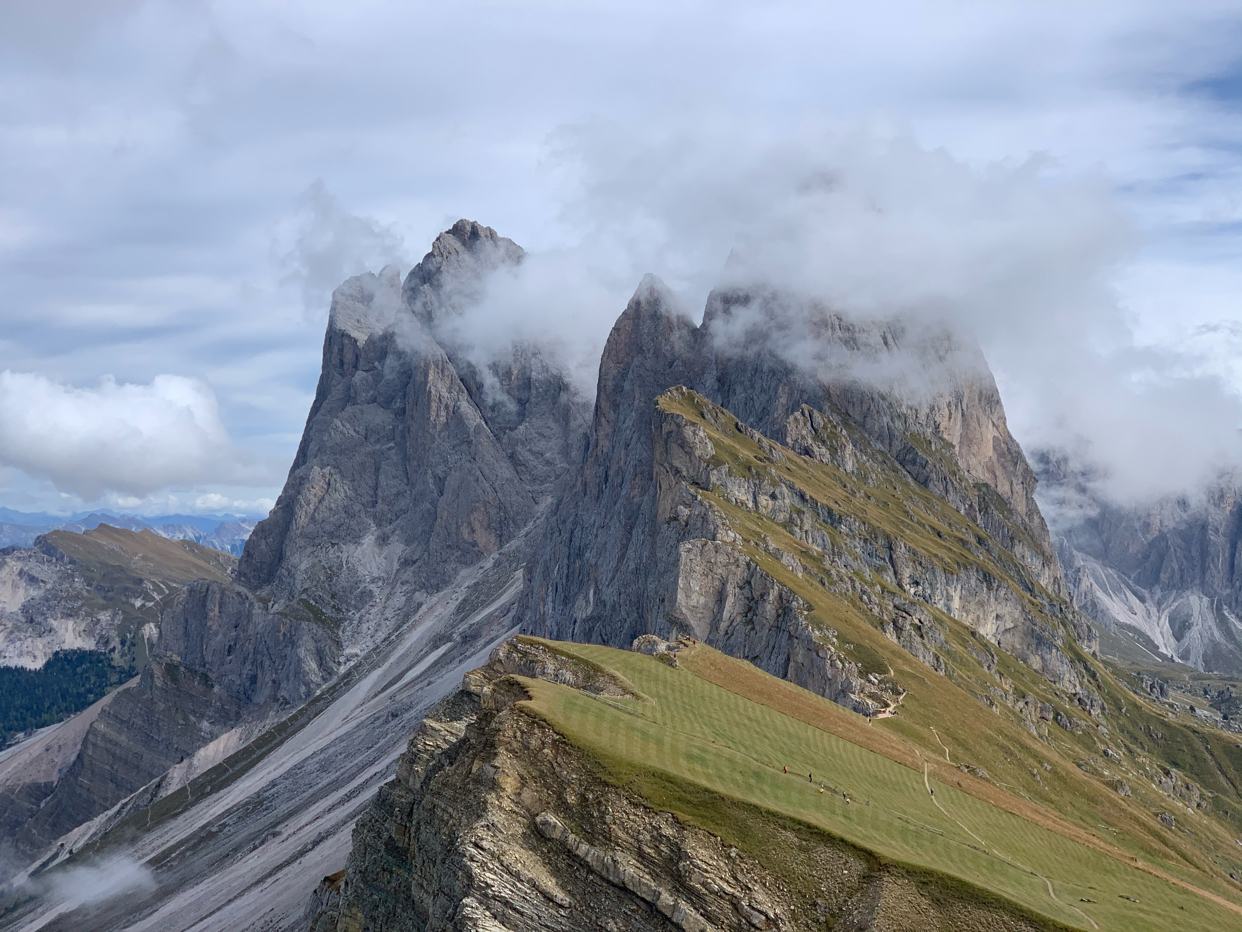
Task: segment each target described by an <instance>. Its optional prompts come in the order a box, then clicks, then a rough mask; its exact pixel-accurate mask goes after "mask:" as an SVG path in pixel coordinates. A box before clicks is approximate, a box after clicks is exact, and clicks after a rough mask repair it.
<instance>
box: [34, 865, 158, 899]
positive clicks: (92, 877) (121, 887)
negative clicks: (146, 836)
mask: <svg viewBox="0 0 1242 932" xmlns="http://www.w3.org/2000/svg"><path fill="white" fill-rule="evenodd" d="M39 886H42V887H44V888H45V889H46V890H47V892H48V894H49V896H50V897H51V899H52V901H53V902H54V903H55V904H56V906H57V912H64V911H67V910H71V909H77V908H78V907H80V906H89V905H91V904H94V903H102V902H105V901H107V900H110V899H113V898H114V897H118V896H125V895H127V894H133V893H145V892H147V891H150V890H154V889H155V878H154V877H153V876H152V874H151V871H150V870H149V869H148V868H147V867H146V866H145V865H143V864H140V863H138V862H137V861H135V860H133V859H132V858H126V857H114V858H108V859H107V860H104V861H101V862H97V863H91V864H84V865H82V866H79V867H68V868H64V869H62V870H59V871H53V872H52V873H51V874H50V875H49V876H48V877H47V878H46V879H45V880H41V882H40V883H39Z"/></svg>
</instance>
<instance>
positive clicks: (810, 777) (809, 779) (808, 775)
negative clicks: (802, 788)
mask: <svg viewBox="0 0 1242 932" xmlns="http://www.w3.org/2000/svg"><path fill="white" fill-rule="evenodd" d="M806 782H807V783H814V782H815V778H814V777H812V776H811V775H810V774H809V773H808V774H807V775H806Z"/></svg>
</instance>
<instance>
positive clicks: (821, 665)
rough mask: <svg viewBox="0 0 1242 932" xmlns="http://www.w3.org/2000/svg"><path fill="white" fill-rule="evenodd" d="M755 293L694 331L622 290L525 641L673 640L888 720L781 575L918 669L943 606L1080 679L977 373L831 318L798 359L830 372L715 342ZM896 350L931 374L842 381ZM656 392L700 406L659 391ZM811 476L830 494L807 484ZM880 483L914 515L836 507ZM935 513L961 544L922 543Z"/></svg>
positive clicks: (732, 301)
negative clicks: (854, 616) (885, 640)
mask: <svg viewBox="0 0 1242 932" xmlns="http://www.w3.org/2000/svg"><path fill="white" fill-rule="evenodd" d="M754 300H755V299H751V298H749V297H748V296H745V295H741V296H739V295H727V296H726V295H715V296H713V298H712V300H711V302H710V303H709V310H708V314H707V315H706V317H705V319H704V323H703V324H702V326H700V327H695V326H694V325H693V324H692V323H691V322H690V321H689V320H688V319H687V318H685V317H684V316H682V315H681V314H680V313H679V312H677V310H676V309H675V308H674V306H673V304H672V299H671V298H670V296H669V295H668V294H667V293H666V292H665V291H664V290H663V289H662V288H661V286H660V285H659V283H658V282H655V281H654V280H650V279H649V280H648V281H645V282H644V283H643V285H642V286H641V287H640V289H639V291H638V293H637V294H636V295H635V297H634V299H633V300H632V301H631V302H630V305H629V307H628V308H627V309H626V311H625V313H624V314H623V315H622V316H621V318H620V319H619V320H618V322H617V324H616V326H615V328H614V330H613V332H612V334H611V336H610V338H609V341H608V344H607V347H606V348H605V351H604V356H603V360H602V362H601V365H600V380H599V391H598V395H597V398H596V408H595V418H594V423H593V429H592V435H591V440H590V446H589V449H588V452H587V456H586V462H585V465H584V468H583V470H582V473H581V475H580V476H579V477H578V478H577V480H576V484H574V485H573V486H572V487H571V488H569V489H568V490H567V492H566V494H565V495H564V497H563V498H562V499H561V500H560V501H559V502H558V503H557V505H556V507H555V510H554V511H553V512H552V514H551V516H550V518H549V521H548V524H547V527H546V530H545V536H544V539H543V542H542V544H541V545H540V547H539V553H540V554H541V559H540V560H539V562H538V563H537V564H536V565H535V567H534V568H533V569H532V572H531V581H530V584H529V586H528V588H527V591H526V593H525V595H524V599H523V619H524V621H525V622H526V623H528V624H529V625H530V628H531V630H532V631H534V632H535V633H539V634H543V635H547V636H550V637H555V638H563V639H568V640H587V641H597V642H602V643H607V644H613V645H627V644H628V643H629V642H630V641H631V640H632V639H633V638H635V637H637V636H638V635H640V634H645V633H654V634H658V635H660V636H664V637H668V636H671V635H673V634H676V633H684V634H687V635H690V636H693V637H697V638H701V639H703V640H705V641H707V642H708V643H710V644H712V645H713V646H718V647H720V648H721V649H723V650H726V651H727V652H729V653H732V654H734V655H735V656H739V657H743V658H745V659H748V660H751V661H752V662H754V663H756V664H757V665H759V666H761V667H762V668H763V669H765V670H767V671H768V672H771V673H774V674H776V675H778V676H783V677H787V678H790V679H793V680H794V681H795V682H797V683H799V684H800V685H803V686H806V687H807V688H810V689H813V690H815V691H817V692H820V693H821V694H823V695H826V696H829V697H831V698H834V699H836V700H838V701H842V702H844V703H845V704H847V705H850V706H851V707H854V708H856V709H859V710H860V711H867V712H876V711H881V710H883V709H886V708H888V707H889V706H890V705H891V704H892V703H893V702H894V701H895V697H896V696H897V695H899V693H900V688H899V687H898V686H896V685H893V686H890V687H889V688H888V689H887V690H885V689H877V687H876V684H874V683H872V684H871V685H870V686H868V685H867V678H866V676H865V671H864V670H863V669H862V667H861V666H860V665H859V664H858V663H856V662H855V661H853V660H851V659H849V658H848V657H846V656H844V655H843V654H842V653H841V651H839V650H838V649H837V647H836V645H834V643H833V635H832V632H831V627H830V625H831V622H830V620H829V619H823V618H821V619H812V618H810V612H809V609H808V607H807V605H806V604H805V600H804V599H802V598H801V597H800V596H799V595H798V593H797V585H796V583H795V582H794V581H793V580H795V579H796V578H798V577H801V576H802V575H803V573H804V572H807V571H811V572H814V573H815V574H816V575H817V578H819V579H821V580H823V582H824V584H825V585H826V586H827V587H828V588H829V589H830V590H831V591H833V592H836V593H837V594H838V595H839V596H840V597H841V598H842V599H843V600H844V602H846V603H847V604H848V605H850V606H853V607H852V608H850V609H849V610H854V609H855V608H857V609H861V610H862V611H864V612H866V613H867V614H869V615H871V616H873V617H874V618H875V619H876V624H877V625H882V626H885V628H886V629H887V630H889V631H890V632H891V636H892V637H893V638H894V640H897V641H899V642H900V643H903V644H904V645H906V646H907V647H908V649H910V650H911V651H912V652H915V653H916V655H917V656H920V657H921V658H922V659H925V660H926V662H928V663H929V664H930V665H932V666H933V667H934V666H936V665H937V664H938V663H940V661H938V660H937V659H936V658H937V654H936V650H935V648H936V638H937V635H936V633H935V632H936V625H935V624H933V623H931V618H932V617H933V616H934V615H935V613H936V612H942V613H945V614H949V615H953V616H955V617H957V618H959V619H960V620H962V621H965V622H966V623H967V624H969V625H971V626H972V627H974V628H975V629H976V630H977V631H979V632H980V633H981V634H983V635H985V636H986V637H988V638H989V639H990V640H992V641H993V642H994V643H996V644H998V645H1000V646H1002V647H1003V648H1004V649H1006V650H1008V651H1010V652H1011V653H1013V654H1015V655H1016V656H1018V657H1019V658H1021V659H1022V660H1024V661H1026V662H1027V663H1028V664H1030V665H1031V666H1033V667H1034V668H1035V669H1037V670H1039V671H1040V672H1042V673H1044V674H1045V675H1046V676H1048V677H1049V678H1050V679H1052V680H1053V681H1054V682H1056V683H1058V684H1059V685H1061V686H1063V687H1064V688H1067V689H1070V690H1075V691H1076V690H1078V689H1080V688H1081V683H1080V682H1079V675H1078V673H1077V672H1076V670H1075V667H1074V664H1073V663H1072V661H1071V660H1070V658H1069V656H1068V654H1067V653H1066V650H1065V649H1064V646H1063V645H1064V644H1065V642H1066V639H1067V638H1069V637H1072V636H1074V635H1077V636H1078V637H1079V638H1081V639H1082V640H1084V641H1086V642H1087V643H1088V644H1090V642H1091V637H1092V635H1091V632H1090V629H1089V628H1088V627H1087V626H1085V625H1084V624H1082V622H1081V619H1080V618H1079V617H1078V616H1076V614H1075V613H1074V612H1073V611H1072V609H1070V608H1069V607H1068V606H1067V605H1066V604H1065V603H1064V600H1063V598H1062V593H1063V591H1064V589H1063V581H1062V579H1061V575H1060V569H1059V566H1058V563H1057V559H1056V555H1055V553H1054V552H1053V548H1052V544H1051V540H1050V537H1049V534H1048V530H1047V528H1046V526H1045V525H1044V523H1043V519H1042V517H1041V516H1040V513H1039V509H1038V507H1037V506H1036V505H1035V503H1034V500H1033V498H1032V494H1033V490H1034V486H1035V479H1034V475H1033V473H1032V472H1031V469H1030V467H1029V466H1028V465H1027V463H1026V461H1025V459H1024V458H1023V456H1022V453H1021V450H1020V449H1019V448H1018V446H1017V444H1016V442H1015V441H1014V440H1013V438H1012V437H1011V436H1010V435H1009V433H1008V430H1007V429H1006V427H1005V422H1004V414H1003V411H1002V410H1001V408H1000V401H999V397H998V396H997V394H996V389H995V385H994V384H993V383H992V380H991V377H990V376H989V375H987V374H986V370H980V369H979V368H978V366H979V365H981V363H979V362H978V361H977V360H973V361H970V362H971V364H970V365H968V366H964V367H963V366H960V365H959V363H958V357H960V356H961V353H959V352H957V351H955V350H954V349H953V346H952V342H951V341H949V340H948V338H946V337H943V336H939V335H937V336H933V337H927V338H924V339H923V341H922V342H919V341H916V340H911V341H910V342H911V343H912V345H911V346H910V347H908V349H907V350H906V351H904V352H903V353H902V354H897V353H896V352H895V351H894V352H891V353H890V352H889V349H890V348H893V347H898V346H900V345H901V344H902V339H903V336H902V331H901V330H900V329H899V328H896V327H895V325H889V324H874V325H868V326H861V325H855V324H850V323H848V322H846V321H843V320H841V319H839V318H836V317H833V316H831V315H828V316H827V317H825V318H823V319H822V320H821V321H820V322H819V324H818V325H817V326H818V328H819V329H818V330H817V331H816V336H817V338H818V339H819V340H820V343H819V344H817V345H816V346H815V347H812V349H813V350H814V351H815V353H817V354H819V355H820V356H822V357H824V358H825V359H827V360H829V361H830V362H831V363H832V366H831V367H828V368H824V367H823V366H819V367H818V368H817V367H816V366H818V363H815V360H814V359H812V361H811V363H795V362H792V361H790V360H789V357H788V353H787V352H785V351H783V349H782V347H781V346H780V345H779V344H778V343H777V342H775V341H774V339H772V338H767V337H763V336H761V335H758V334H756V333H754V332H753V331H752V330H751V329H748V328H745V327H743V329H742V331H741V333H740V334H739V333H738V332H731V331H730V327H734V324H733V321H732V319H731V318H732V316H733V315H735V314H736V313H737V308H738V307H740V306H743V305H746V304H747V303H748V302H753V301H754ZM764 319H767V318H766V317H765V318H764ZM734 331H736V327H734ZM738 339H745V343H746V346H747V347H748V348H747V351H746V352H741V351H739V350H738V349H736V348H735V347H736V346H737V345H738V344H737V343H736V342H732V341H736V340H738ZM886 354H888V355H886ZM911 359H913V360H915V361H918V360H923V361H924V370H925V371H926V372H927V373H928V378H929V379H938V381H935V382H934V384H933V385H932V386H930V387H928V386H923V387H921V388H918V390H917V391H916V390H915V389H914V388H911V387H909V386H905V387H902V386H895V387H892V388H891V390H889V389H884V388H882V387H877V386H875V385H873V384H870V383H865V382H861V381H859V380H858V379H857V378H850V377H847V375H846V374H845V373H847V371H848V370H850V367H851V365H853V364H855V363H857V365H858V366H860V367H862V368H866V367H867V366H872V367H877V368H880V369H891V368H892V367H894V366H896V365H898V364H899V363H903V362H906V363H908V362H909V361H910V360H911ZM851 360H853V362H851ZM672 386H688V387H689V388H692V389H694V390H695V392H696V395H695V396H694V397H693V398H692V397H690V396H689V395H688V394H686V393H685V392H682V393H681V394H678V391H680V389H679V390H678V391H674V392H671V393H669V394H667V395H663V396H662V393H664V392H666V390H668V389H669V388H670V387H672ZM696 399H697V400H696ZM700 401H702V402H704V403H703V404H701V403H700ZM712 402H716V404H712ZM718 405H719V406H718ZM687 414H689V415H690V416H689V417H687ZM739 453H740V454H741V456H740V458H739ZM809 463H817V464H819V465H820V466H822V467H823V468H824V471H822V472H820V473H818V474H816V473H815V470H814V469H810V468H809V467H808V464H809ZM795 465H796V466H797V468H796V469H795ZM791 471H792V472H793V473H794V474H793V475H791V474H790V473H791ZM829 475H831V476H832V477H833V478H832V479H831V480H826V479H825V477H826V476H829ZM824 481H828V482H829V484H832V483H836V485H835V487H834V488H833V490H832V491H831V492H826V491H825V490H815V489H813V484H814V483H817V482H818V483H822V482H824ZM878 488H886V489H888V490H889V492H888V494H890V495H892V496H893V497H892V499H890V500H889V501H888V502H887V503H886V504H885V505H884V507H885V508H895V509H897V510H904V511H906V512H907V513H908V514H909V515H910V516H911V518H912V519H913V520H912V523H911V524H909V525H902V524H900V523H897V524H894V523H893V522H892V521H891V520H888V519H887V518H886V517H885V516H884V515H881V514H880V513H878V512H874V511H871V512H868V511H867V510H866V509H862V510H860V509H859V508H857V507H851V506H850V505H849V504H848V503H849V502H850V501H853V502H861V501H865V500H866V499H868V498H872V499H874V497H875V495H874V492H873V491H872V490H874V489H878ZM949 506H951V508H950V507H949ZM729 508H733V509H740V511H733V512H731V513H728V514H727V513H726V512H727V511H728V509H729ZM752 515H753V516H757V517H759V518H762V519H763V522H761V524H764V526H763V528H762V529H760V528H759V527H758V526H757V525H755V524H754V523H753V522H752V521H751V519H750V517H749V516H752ZM946 521H947V524H948V525H949V526H954V527H955V528H956V529H955V531H954V532H953V533H954V534H956V535H959V536H960V537H961V539H962V540H963V541H964V543H963V548H964V549H962V550H960V551H958V552H957V553H955V555H954V556H952V557H951V558H947V559H946V558H944V557H943V555H941V556H939V557H938V556H937V552H938V551H939V549H940V547H941V544H940V543H938V542H937V541H936V540H933V539H932V538H934V537H937V536H939V537H944V536H945V534H944V531H945V530H946V528H945V523H946ZM765 522H766V523H765ZM916 525H917V526H916ZM919 528H922V529H921V530H920V529H919ZM933 528H939V529H940V530H931V529H933ZM928 533H930V534H931V537H928V536H927V534H928ZM774 534H787V535H789V536H790V537H791V538H793V539H794V540H795V541H797V542H799V543H798V546H805V547H807V548H810V552H809V553H807V554H802V553H800V552H799V553H796V554H795V553H794V552H792V551H794V550H796V548H795V547H790V546H789V545H777V544H773V542H772V538H773V535H774ZM753 546H758V547H759V548H760V550H761V552H763V553H765V554H766V556H765V557H758V555H757V554H755V553H753V552H748V547H753ZM782 546H784V547H785V549H782ZM765 560H767V565H765ZM773 563H775V566H772V564H773ZM769 566H771V568H768V567H769ZM778 567H783V569H780V568H778ZM782 574H786V575H785V576H784V578H783V579H782V578H781V576H782ZM895 593H897V594H899V595H897V596H896V598H894V594H895ZM899 603H900V604H899Z"/></svg>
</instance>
